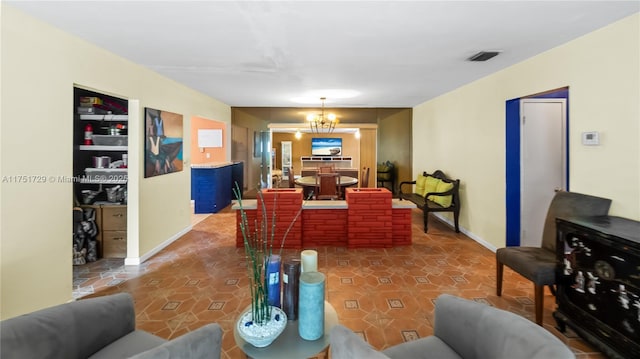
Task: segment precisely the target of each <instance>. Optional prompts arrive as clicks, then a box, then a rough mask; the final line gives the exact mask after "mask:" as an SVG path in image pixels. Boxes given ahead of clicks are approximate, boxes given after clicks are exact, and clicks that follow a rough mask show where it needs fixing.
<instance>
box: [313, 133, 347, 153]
mask: <svg viewBox="0 0 640 359" xmlns="http://www.w3.org/2000/svg"><path fill="white" fill-rule="evenodd" d="M311 155H312V156H342V138H320V137H312V138H311Z"/></svg>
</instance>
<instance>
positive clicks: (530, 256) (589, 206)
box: [496, 191, 611, 325]
mask: <svg viewBox="0 0 640 359" xmlns="http://www.w3.org/2000/svg"><path fill="white" fill-rule="evenodd" d="M610 206H611V200H610V199H606V198H600V197H594V196H589V195H586V194H581V193H576V192H565V191H558V192H556V194H555V196H554V197H553V199H552V200H551V204H550V205H549V210H548V211H547V217H546V219H545V222H544V229H543V232H542V247H505V248H499V249H498V250H497V251H496V294H497V295H498V296H501V295H502V275H503V271H504V266H505V265H506V266H507V267H509V268H511V269H513V270H514V271H516V272H517V273H519V274H520V275H522V276H523V277H525V278H527V279H528V280H530V281H532V282H533V285H534V301H535V315H536V323H538V324H539V325H542V310H543V308H544V286H545V285H548V286H551V288H552V290H553V288H554V287H553V286H555V284H556V263H557V261H556V217H563V216H570V215H575V216H604V215H607V214H608V213H609V207H610Z"/></svg>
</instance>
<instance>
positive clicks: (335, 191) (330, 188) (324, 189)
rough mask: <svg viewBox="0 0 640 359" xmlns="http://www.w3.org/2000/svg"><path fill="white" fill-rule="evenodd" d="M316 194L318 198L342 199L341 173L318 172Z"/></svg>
mask: <svg viewBox="0 0 640 359" xmlns="http://www.w3.org/2000/svg"><path fill="white" fill-rule="evenodd" d="M315 195H316V199H340V174H338V173H318V174H317V175H316V186H315Z"/></svg>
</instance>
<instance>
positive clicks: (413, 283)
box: [74, 210, 605, 358]
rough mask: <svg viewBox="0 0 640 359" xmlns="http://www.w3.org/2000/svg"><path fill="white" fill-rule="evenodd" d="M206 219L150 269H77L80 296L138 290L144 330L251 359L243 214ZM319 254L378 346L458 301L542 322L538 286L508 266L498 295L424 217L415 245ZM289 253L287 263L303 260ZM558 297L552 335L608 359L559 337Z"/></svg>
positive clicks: (417, 328)
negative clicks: (238, 220)
mask: <svg viewBox="0 0 640 359" xmlns="http://www.w3.org/2000/svg"><path fill="white" fill-rule="evenodd" d="M225 212H226V213H219V214H215V215H211V216H208V217H206V218H201V219H202V220H201V221H200V222H198V223H197V224H195V225H194V228H193V230H192V231H190V232H189V233H187V234H186V235H184V236H183V237H182V238H180V239H179V240H177V241H175V242H174V243H172V244H171V245H170V246H168V247H167V248H166V249H164V250H162V251H161V252H160V253H158V254H157V255H156V256H154V257H153V258H151V259H149V260H148V261H146V262H145V263H143V264H142V265H141V266H137V267H136V266H123V261H122V260H100V261H98V262H95V263H91V264H88V265H84V266H77V267H74V289H75V290H74V296H75V297H76V298H82V297H91V296H101V295H106V294H111V293H116V292H129V293H131V294H132V295H133V297H134V299H135V307H136V315H137V319H136V320H137V326H138V327H139V328H140V329H143V330H146V331H149V332H152V333H154V334H156V335H158V336H160V337H163V338H168V339H169V338H175V337H177V336H180V335H182V334H184V333H186V332H189V331H191V330H194V329H196V328H198V327H200V326H202V325H204V324H206V323H210V322H217V323H219V324H220V325H221V326H222V328H223V330H224V333H225V334H224V337H223V345H222V350H223V358H243V357H244V356H243V354H242V352H241V351H240V350H239V349H238V347H237V346H236V345H235V342H234V339H233V332H232V328H233V324H234V322H235V318H236V316H237V315H238V314H239V312H240V310H242V309H243V308H245V307H246V306H247V305H248V304H249V303H250V300H249V296H248V291H247V290H246V287H247V283H248V279H247V277H246V271H245V265H244V254H243V250H242V249H238V248H235V246H234V238H235V214H233V213H230V212H229V211H228V210H227V211H225ZM310 249H315V250H317V251H318V268H319V270H320V271H321V272H323V273H325V275H326V276H327V283H326V295H327V300H328V301H329V302H330V303H331V304H332V305H333V306H334V308H335V309H336V311H337V313H338V318H339V320H340V322H341V323H342V324H343V325H346V326H347V327H349V328H351V329H352V330H354V331H355V332H356V333H357V334H358V335H361V336H362V337H363V338H364V339H365V340H367V341H368V342H369V343H370V344H371V345H372V346H373V347H375V348H377V349H384V348H387V347H389V346H391V345H395V344H398V343H402V342H405V341H409V340H414V339H417V338H422V337H426V336H428V335H431V334H432V333H433V328H432V325H433V309H434V304H433V303H434V299H435V298H436V297H437V296H438V295H439V294H440V293H450V294H453V295H457V296H461V297H464V298H467V299H471V300H475V301H478V302H481V303H486V304H488V305H492V306H495V307H497V308H501V309H505V310H509V311H511V312H514V313H516V314H518V315H521V316H523V317H525V318H527V319H529V320H532V321H533V310H534V308H533V307H534V305H533V304H534V303H533V286H532V284H531V282H529V281H527V280H526V279H524V278H523V277H521V276H519V275H518V274H517V273H515V272H513V271H511V270H510V269H509V268H505V273H504V285H503V295H502V297H498V296H496V294H495V254H494V253H493V252H491V251H489V250H488V249H486V248H484V247H482V246H481V245H479V244H478V243H476V242H475V241H473V240H471V239H469V238H468V237H466V236H465V235H463V234H456V233H454V232H453V231H452V230H451V229H450V228H449V227H448V226H446V225H444V224H443V223H441V222H439V221H438V220H437V219H434V218H432V219H431V221H430V226H429V233H428V234H425V233H423V230H422V213H421V212H420V211H419V210H415V211H414V212H413V244H412V245H411V246H406V247H398V248H388V249H359V250H350V249H347V248H340V247H319V248H310ZM297 255H298V252H296V251H291V250H287V251H285V253H284V257H285V258H286V257H287V256H297ZM554 299H555V298H554V297H553V296H552V295H551V294H550V293H549V292H548V291H547V292H546V293H545V313H544V323H545V324H544V327H545V328H546V329H547V330H549V331H550V332H552V333H553V334H555V335H556V336H558V337H559V338H561V340H563V341H564V342H565V343H566V344H567V345H568V346H569V347H570V348H571V349H572V350H573V351H574V352H575V353H576V356H577V358H605V356H604V355H602V354H601V353H599V352H598V351H596V350H595V349H593V348H592V347H591V346H590V345H588V344H586V343H585V342H583V341H582V340H581V339H580V338H579V337H577V336H576V335H575V334H572V333H569V334H567V335H565V334H562V333H559V332H558V331H557V330H556V329H555V328H554V324H555V321H554V320H553V318H552V316H551V313H552V312H553V310H554V308H555V300H554Z"/></svg>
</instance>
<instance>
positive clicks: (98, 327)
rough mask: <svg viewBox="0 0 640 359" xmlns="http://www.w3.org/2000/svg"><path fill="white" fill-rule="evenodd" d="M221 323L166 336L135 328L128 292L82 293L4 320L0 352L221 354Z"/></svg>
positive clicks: (24, 356) (75, 358) (215, 358)
mask: <svg viewBox="0 0 640 359" xmlns="http://www.w3.org/2000/svg"><path fill="white" fill-rule="evenodd" d="M221 341H222V329H221V328H220V326H219V325H218V324H215V323H214V324H208V325H205V326H203V327H200V328H199V329H197V330H194V331H192V332H189V333H187V334H184V335H183V336H181V337H178V338H175V339H173V340H171V341H167V340H165V339H162V338H160V337H157V336H155V335H152V334H150V333H147V332H145V331H142V330H136V329H135V312H134V306H133V299H132V298H131V296H130V295H129V294H127V293H120V294H114V295H108V296H103V297H97V298H90V299H82V300H78V301H75V302H70V303H65V304H61V305H58V306H55V307H51V308H46V309H42V310H39V311H36V312H33V313H29V314H25V315H21V316H18V317H15V318H11V319H6V320H3V321H2V322H0V357H1V358H7V359H9V358H20V359H29V358H34V359H36V358H37V359H46V358H51V359H54V358H55V359H60V358H64V359H80V358H82V359H84V358H92V359H103V358H104V359H106V358H109V359H115V358H137V359H142V358H144V359H147V358H149V359H150V358H210V359H219V358H220V352H221Z"/></svg>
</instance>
